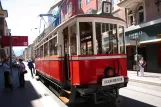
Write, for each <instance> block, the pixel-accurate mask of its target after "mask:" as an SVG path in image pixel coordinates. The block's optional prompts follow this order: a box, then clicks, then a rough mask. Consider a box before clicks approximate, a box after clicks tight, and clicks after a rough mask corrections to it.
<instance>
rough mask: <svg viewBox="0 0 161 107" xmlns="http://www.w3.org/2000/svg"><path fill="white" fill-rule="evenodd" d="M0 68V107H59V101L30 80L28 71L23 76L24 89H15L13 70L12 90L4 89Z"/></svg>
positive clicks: (15, 71) (38, 83)
mask: <svg viewBox="0 0 161 107" xmlns="http://www.w3.org/2000/svg"><path fill="white" fill-rule="evenodd" d="M1 71H2V69H1V68H0V107H61V106H60V105H58V103H60V102H59V101H60V100H59V99H58V98H57V97H55V96H54V95H53V94H51V92H49V90H47V88H46V87H45V86H44V85H42V84H41V82H39V81H37V80H36V79H32V78H31V74H30V71H29V70H28V73H27V74H25V80H26V83H25V88H17V87H18V86H19V81H18V69H13V83H14V90H13V91H11V90H10V89H7V90H6V89H4V80H3V79H4V78H3V73H2V72H1ZM53 96H54V97H53Z"/></svg>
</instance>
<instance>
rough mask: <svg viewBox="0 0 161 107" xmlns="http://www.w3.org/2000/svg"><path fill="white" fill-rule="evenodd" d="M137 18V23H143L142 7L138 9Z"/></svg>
mask: <svg viewBox="0 0 161 107" xmlns="http://www.w3.org/2000/svg"><path fill="white" fill-rule="evenodd" d="M138 17H139V23H143V22H144V7H143V6H140V7H139V8H138Z"/></svg>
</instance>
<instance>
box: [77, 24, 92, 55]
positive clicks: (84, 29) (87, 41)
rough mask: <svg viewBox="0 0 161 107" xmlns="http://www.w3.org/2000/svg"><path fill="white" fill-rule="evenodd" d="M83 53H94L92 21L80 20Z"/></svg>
mask: <svg viewBox="0 0 161 107" xmlns="http://www.w3.org/2000/svg"><path fill="white" fill-rule="evenodd" d="M79 27H80V46H81V50H80V51H81V55H89V54H94V51H93V32H92V22H80V23H79Z"/></svg>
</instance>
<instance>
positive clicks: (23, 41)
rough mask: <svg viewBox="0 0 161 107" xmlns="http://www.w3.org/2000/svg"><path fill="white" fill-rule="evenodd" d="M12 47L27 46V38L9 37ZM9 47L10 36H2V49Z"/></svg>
mask: <svg viewBox="0 0 161 107" xmlns="http://www.w3.org/2000/svg"><path fill="white" fill-rule="evenodd" d="M11 37H12V46H28V36H11ZM7 46H10V36H2V47H7Z"/></svg>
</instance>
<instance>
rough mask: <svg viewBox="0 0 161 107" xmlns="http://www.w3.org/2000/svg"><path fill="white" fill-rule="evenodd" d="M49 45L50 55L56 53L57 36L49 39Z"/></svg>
mask: <svg viewBox="0 0 161 107" xmlns="http://www.w3.org/2000/svg"><path fill="white" fill-rule="evenodd" d="M49 47H50V56H51V55H57V37H55V38H53V39H51V40H50V41H49Z"/></svg>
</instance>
